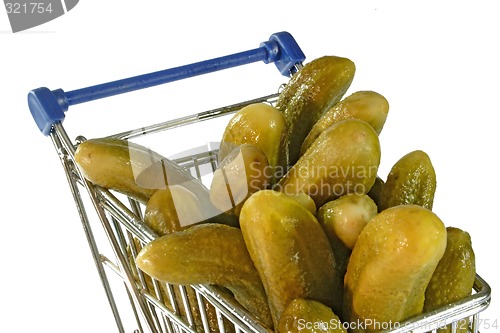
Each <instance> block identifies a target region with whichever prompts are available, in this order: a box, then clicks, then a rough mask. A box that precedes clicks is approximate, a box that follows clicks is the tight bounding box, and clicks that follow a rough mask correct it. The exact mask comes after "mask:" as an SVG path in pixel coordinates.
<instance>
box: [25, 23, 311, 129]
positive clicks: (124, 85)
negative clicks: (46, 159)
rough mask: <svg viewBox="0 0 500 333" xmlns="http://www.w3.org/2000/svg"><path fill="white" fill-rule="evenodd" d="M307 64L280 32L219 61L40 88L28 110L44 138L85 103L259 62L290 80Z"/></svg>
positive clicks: (31, 96) (288, 37)
mask: <svg viewBox="0 0 500 333" xmlns="http://www.w3.org/2000/svg"><path fill="white" fill-rule="evenodd" d="M304 60H305V55H304V53H303V52H302V50H301V49H300V47H299V45H298V44H297V42H296V41H295V39H294V38H293V36H292V35H291V34H290V33H288V32H279V33H275V34H273V35H271V37H270V38H269V40H268V41H267V42H263V43H261V44H260V46H259V48H256V49H253V50H249V51H245V52H240V53H235V54H232V55H228V56H224V57H220V58H214V59H210V60H205V61H201V62H197V63H193V64H189V65H185V66H180V67H175V68H171V69H166V70H162V71H158V72H153V73H149V74H143V75H139V76H134V77H130V78H127V79H123V80H118V81H112V82H108V83H103V84H98V85H95V86H91V87H87V88H82V89H77V90H73V91H68V92H65V91H63V90H62V89H56V90H50V89H48V88H45V87H42V88H37V89H34V90H32V91H30V92H29V94H28V106H29V109H30V111H31V115H32V116H33V119H34V120H35V122H36V124H37V126H38V128H39V129H40V131H41V132H42V133H43V134H44V135H49V134H50V131H51V129H52V126H53V125H54V124H55V123H58V122H62V121H63V120H64V112H65V111H67V110H68V108H69V106H70V105H75V104H80V103H85V102H88V101H92V100H96V99H100V98H105V97H109V96H114V95H118V94H123V93H126V92H130V91H134V90H139V89H144V88H148V87H152V86H156V85H159V84H163V83H168V82H173V81H178V80H182V79H186V78H190V77H193V76H197V75H201V74H207V73H211V72H215V71H219V70H223V69H227V68H231V67H236V66H241V65H246V64H249V63H253V62H257V61H263V62H264V63H266V64H268V63H272V62H274V63H275V64H276V67H277V68H278V70H279V71H280V73H281V74H282V75H284V76H290V75H292V74H293V73H294V71H295V70H296V68H297V67H296V66H297V65H299V64H301V63H302V62H303V61H304Z"/></svg>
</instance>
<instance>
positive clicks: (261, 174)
mask: <svg viewBox="0 0 500 333" xmlns="http://www.w3.org/2000/svg"><path fill="white" fill-rule="evenodd" d="M269 171H270V170H269V164H268V161H267V158H266V155H265V154H264V152H263V151H262V150H261V149H260V148H259V147H258V146H256V145H251V144H243V145H241V146H238V147H236V148H234V149H233V150H232V151H231V153H229V154H228V155H227V156H226V157H225V158H224V159H223V160H222V162H221V163H220V164H219V167H218V168H217V170H215V172H214V175H213V178H212V183H211V185H210V200H211V201H212V203H213V204H214V206H215V207H216V208H217V209H219V210H220V211H223V212H226V213H227V214H230V215H234V216H236V217H237V216H239V215H240V210H241V207H242V206H243V203H244V202H245V200H247V199H248V198H249V197H250V195H252V194H253V193H255V192H257V191H260V190H263V189H265V188H266V187H267V186H269V182H270V180H271V174H270V173H269Z"/></svg>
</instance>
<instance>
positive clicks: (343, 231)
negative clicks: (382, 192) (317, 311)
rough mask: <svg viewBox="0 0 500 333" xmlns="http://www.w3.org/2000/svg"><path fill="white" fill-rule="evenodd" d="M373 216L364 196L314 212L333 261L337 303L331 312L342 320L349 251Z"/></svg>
mask: <svg viewBox="0 0 500 333" xmlns="http://www.w3.org/2000/svg"><path fill="white" fill-rule="evenodd" d="M376 213H377V206H376V205H375V203H374V202H373V200H372V199H370V197H368V196H367V195H366V194H346V195H344V196H341V197H340V198H338V199H336V200H332V201H329V202H327V203H326V204H324V205H323V206H321V207H320V208H319V209H318V213H317V218H318V222H319V223H320V225H321V226H322V227H323V230H324V231H325V234H326V236H327V237H328V240H329V241H330V245H331V247H332V250H333V255H334V257H335V274H336V276H337V278H336V279H335V281H336V282H337V284H336V286H335V290H336V291H335V293H336V294H337V295H339V299H340V300H341V301H338V302H336V304H335V305H334V307H333V311H334V312H335V313H336V314H338V316H339V317H341V319H344V318H343V317H342V316H343V313H342V306H343V295H344V276H345V274H346V272H347V264H348V263H349V258H350V256H351V251H352V248H353V247H354V244H355V243H356V241H357V238H358V236H359V234H360V233H361V231H362V230H363V228H364V227H365V226H366V224H367V223H368V221H369V220H370V219H371V218H372V217H373V216H375V215H376Z"/></svg>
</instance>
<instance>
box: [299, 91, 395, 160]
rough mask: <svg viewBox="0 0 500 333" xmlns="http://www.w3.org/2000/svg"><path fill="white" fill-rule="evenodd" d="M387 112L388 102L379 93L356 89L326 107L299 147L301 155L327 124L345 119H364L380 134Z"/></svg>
mask: <svg viewBox="0 0 500 333" xmlns="http://www.w3.org/2000/svg"><path fill="white" fill-rule="evenodd" d="M388 113H389V102H387V99H386V98H385V97H384V96H382V95H381V94H379V93H377V92H375V91H370V90H363V91H357V92H355V93H353V94H351V95H349V96H347V97H346V98H344V99H343V100H341V101H340V102H338V103H337V104H335V105H334V106H332V107H331V108H330V109H328V110H327V111H326V112H325V113H324V114H323V115H322V116H321V118H319V120H318V121H317V122H316V123H315V124H314V126H313V128H312V129H311V131H310V132H309V134H308V135H307V137H306V138H305V140H304V142H303V143H302V147H301V149H300V154H301V155H303V154H304V153H305V152H306V150H307V149H308V148H309V147H310V146H311V145H312V143H313V142H314V140H316V138H317V137H318V136H319V134H320V133H321V132H322V131H324V130H325V129H327V128H328V127H329V126H331V125H333V124H335V123H338V122H339V121H342V120H346V119H351V118H355V119H360V120H364V121H366V122H367V123H368V124H370V126H371V127H373V129H374V130H375V132H377V134H379V135H380V133H381V132H382V128H383V127H384V124H385V121H386V119H387V115H388Z"/></svg>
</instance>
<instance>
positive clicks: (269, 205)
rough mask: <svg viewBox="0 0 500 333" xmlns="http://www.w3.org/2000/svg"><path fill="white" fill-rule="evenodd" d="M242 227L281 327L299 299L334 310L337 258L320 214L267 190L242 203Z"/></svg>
mask: <svg viewBox="0 0 500 333" xmlns="http://www.w3.org/2000/svg"><path fill="white" fill-rule="evenodd" d="M240 227H241V232H242V234H243V238H244V240H245V244H246V246H247V249H248V252H249V253H250V256H251V258H252V260H253V262H254V263H255V267H256V269H257V271H258V272H259V275H260V277H261V279H262V283H263V285H264V288H265V291H266V294H267V298H268V300H269V308H270V311H271V315H272V318H273V323H274V327H275V328H276V327H277V326H278V323H279V319H280V316H281V314H282V313H283V311H284V310H285V308H286V307H287V305H288V304H289V303H290V302H291V301H292V300H294V299H296V298H307V299H313V300H316V301H319V302H322V303H323V304H325V305H327V306H330V307H333V306H334V305H335V304H336V302H337V301H338V295H336V294H335V289H334V286H335V285H336V284H335V283H336V282H335V279H336V276H335V272H334V267H335V259H334V256H333V253H332V249H331V247H330V244H329V243H328V238H327V237H326V235H325V233H324V231H323V230H322V228H321V226H320V225H319V223H318V221H317V219H316V218H315V216H314V215H313V214H312V213H311V211H310V210H309V209H308V208H306V207H305V206H304V205H303V204H302V203H300V202H299V201H297V200H296V198H294V197H289V196H288V195H286V194H283V193H281V192H276V191H273V190H262V191H259V192H256V193H254V194H253V195H252V196H251V197H250V198H249V199H248V200H247V201H246V202H245V204H244V205H243V208H242V209H241V214H240Z"/></svg>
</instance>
